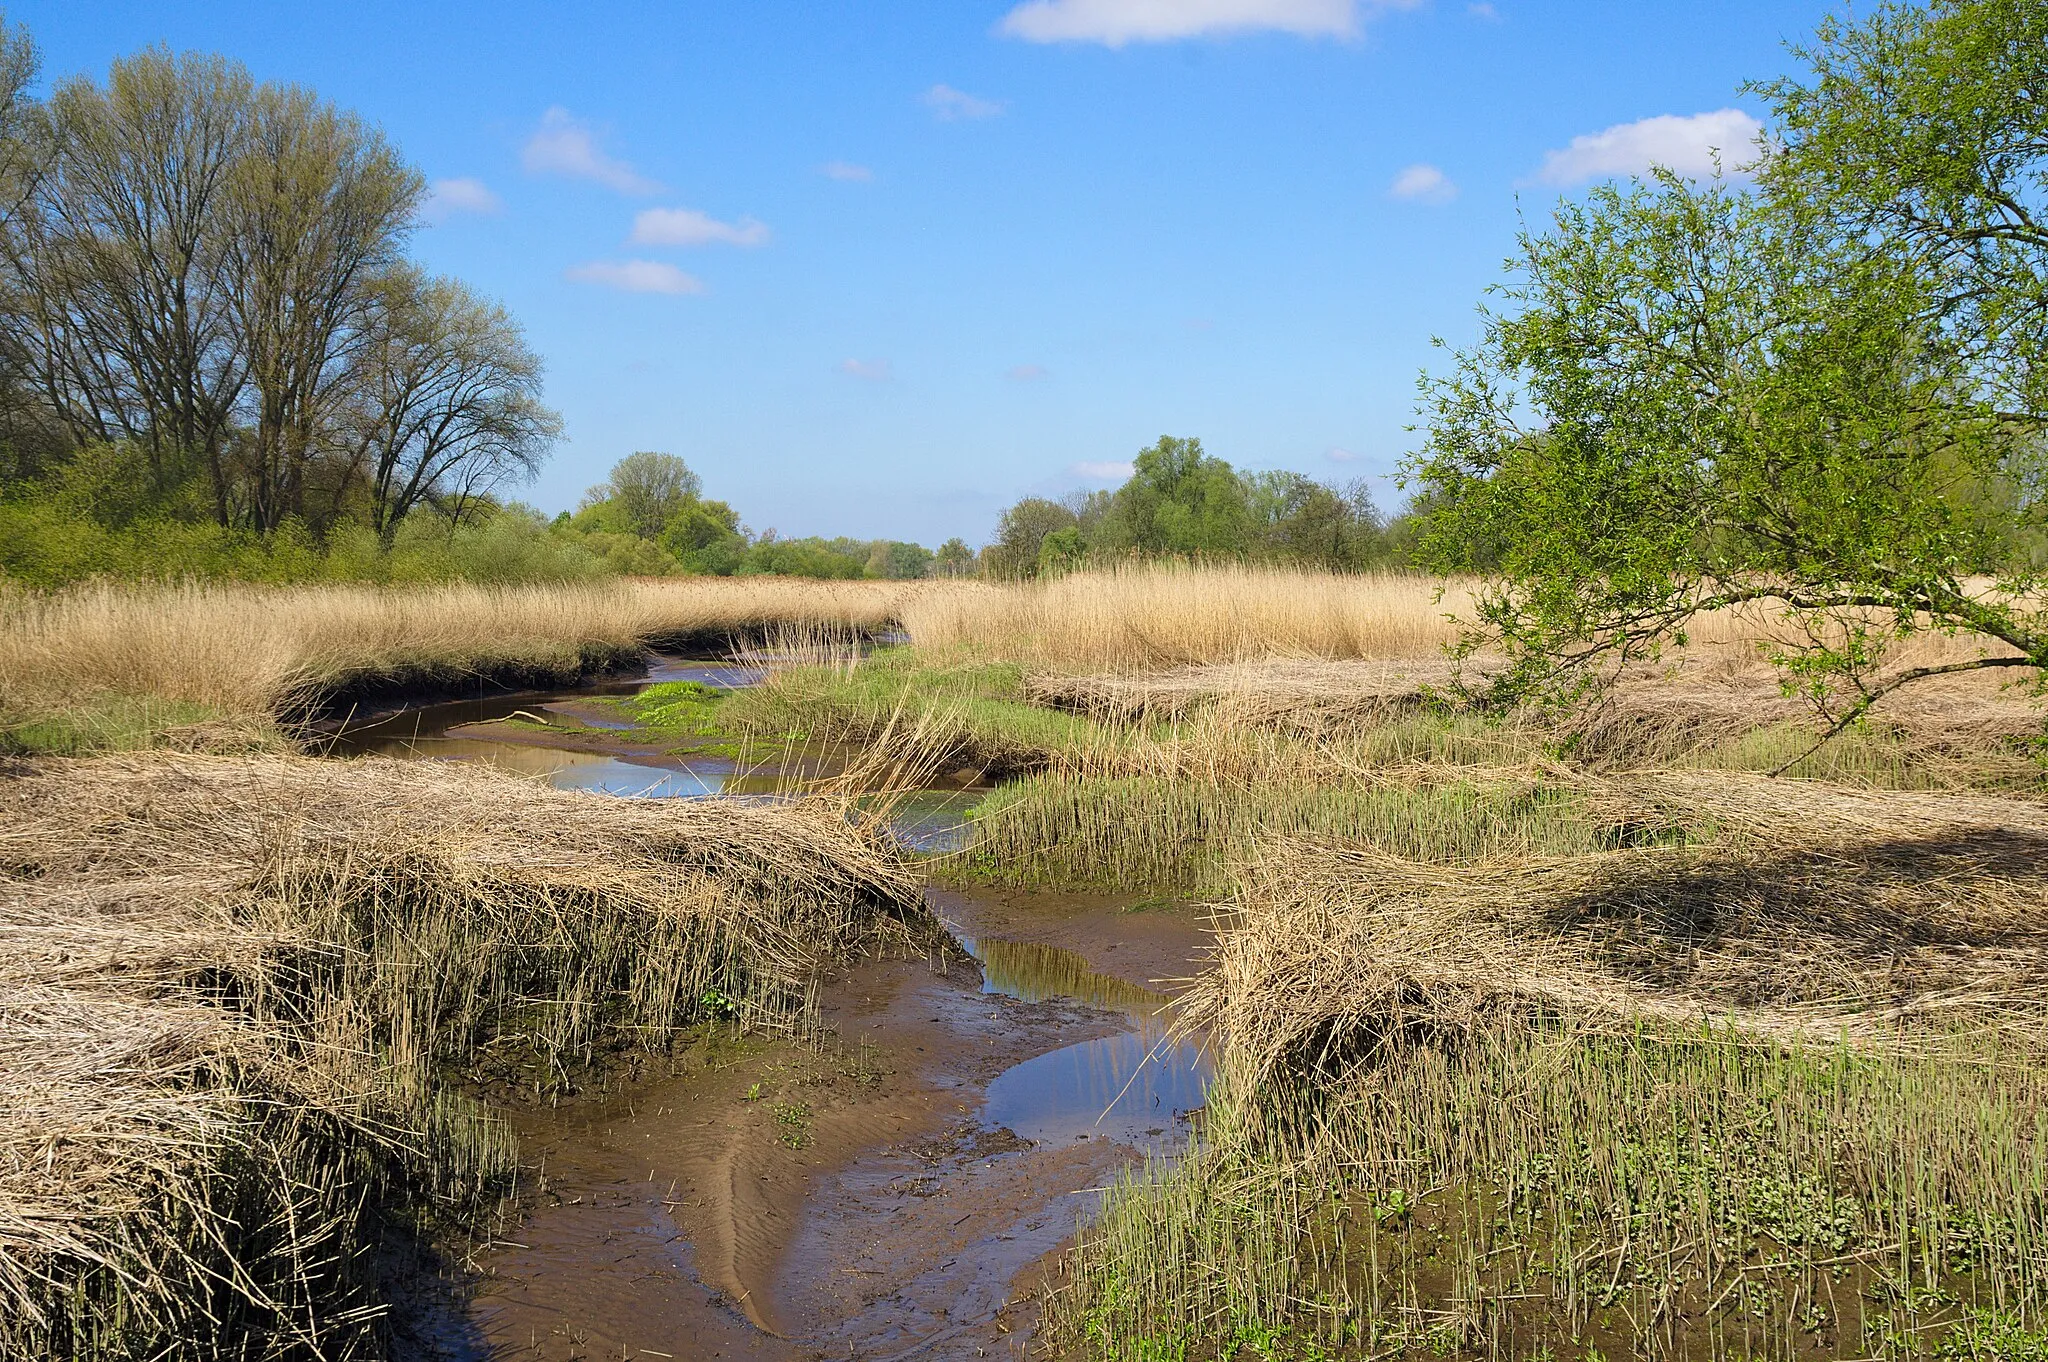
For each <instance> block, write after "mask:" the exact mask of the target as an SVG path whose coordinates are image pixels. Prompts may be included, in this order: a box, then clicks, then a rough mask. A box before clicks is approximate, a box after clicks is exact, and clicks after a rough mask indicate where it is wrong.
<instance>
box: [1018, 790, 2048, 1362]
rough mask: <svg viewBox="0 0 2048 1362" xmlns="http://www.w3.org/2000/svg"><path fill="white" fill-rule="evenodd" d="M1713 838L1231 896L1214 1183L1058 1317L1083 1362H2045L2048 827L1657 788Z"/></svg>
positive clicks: (2000, 806) (1913, 798)
mask: <svg viewBox="0 0 2048 1362" xmlns="http://www.w3.org/2000/svg"><path fill="white" fill-rule="evenodd" d="M1581 799H1582V800H1583V802H1584V804H1585V806H1586V807H1587V808H1588V809H1592V808H1597V807H1603V806H1604V808H1605V809H1606V810H1607V816H1608V817H1609V818H1616V817H1622V816H1624V815H1629V816H1635V817H1642V818H1652V819H1653V820H1655V821H1659V822H1661V823H1663V824H1665V825H1669V826H1681V827H1687V828H1694V829H1700V830H1702V831H1704V832H1708V833H1710V834H1711V835H1708V836H1702V837H1700V838H1698V839H1696V840H1689V841H1686V842H1684V843H1681V844H1674V845H1660V846H1650V847H1639V848H1632V849H1624V850H1616V851H1608V852H1599V853H1592V854H1587V855H1579V856H1549V857H1527V856H1510V855H1504V854H1497V855H1493V856H1490V857H1488V858H1485V859H1482V860H1479V861H1477V862H1468V863H1464V864H1456V863H1444V862H1440V863H1429V862H1426V861H1422V860H1417V859H1409V858H1404V857H1400V856H1395V855H1391V854H1388V853H1387V852H1386V851H1385V850H1383V849H1381V848H1378V847H1366V846H1359V845H1350V846H1340V845H1333V844H1331V843H1329V842H1327V841H1322V842H1318V841H1315V840H1295V841H1292V842H1283V843H1277V844H1273V845H1268V846H1267V847H1265V848H1264V851H1263V854H1262V855H1261V856H1260V858H1259V859H1258V860H1257V861H1256V862H1254V863H1252V864H1250V865H1249V866H1247V867H1246V869H1245V871H1244V878H1243V882H1242V884H1241V892H1240V893H1239V895H1238V896H1237V904H1236V907H1237V910H1238V911H1237V913H1236V915H1235V918H1234V926H1233V929H1232V930H1230V931H1228V932H1226V933H1225V935H1224V936H1223V937H1222V939H1221V942H1220V945H1219V949H1218V960H1217V969H1216V971H1215V972H1214V973H1213V974H1211V975H1207V976H1205V977H1204V978H1203V979H1202V980H1200V981H1198V983H1197V985H1196V987H1195V989H1194V990H1193V992H1192V994H1191V995H1190V996H1189V997H1188V998H1187V999H1186V1000H1184V1004H1183V1006H1184V1012H1185V1015H1186V1017H1187V1019H1188V1023H1187V1024H1189V1025H1191V1026H1200V1027H1205V1028H1207V1031H1208V1033H1209V1034H1210V1035H1211V1036H1212V1037H1213V1038H1214V1039H1215V1040H1216V1042H1217V1043H1218V1045H1219V1046H1220V1048H1221V1050H1222V1052H1223V1053H1222V1069H1223V1072H1224V1073H1225V1075H1226V1078H1225V1080H1224V1081H1223V1082H1222V1083H1221V1084H1220V1085H1219V1087H1218V1088H1217V1089H1216V1090H1215V1091H1214V1092H1212V1102H1211V1106H1210V1115H1209V1120H1208V1122H1207V1130H1206V1134H1205V1138H1204V1141H1203V1143H1202V1144H1201V1145H1200V1146H1199V1147H1198V1148H1196V1149H1194V1150H1192V1151H1190V1153H1189V1154H1188V1155H1187V1157H1186V1158H1185V1159H1184V1160H1182V1161H1181V1162H1180V1163H1179V1164H1178V1165H1176V1166H1174V1167H1171V1168H1164V1169H1159V1168H1155V1169H1153V1170H1151V1171H1150V1172H1148V1173H1147V1174H1145V1175H1143V1176H1142V1177H1140V1178H1138V1179H1136V1180H1134V1181H1133V1182H1131V1183H1129V1184H1127V1185H1126V1186H1124V1187H1123V1188H1122V1189H1120V1190H1119V1191H1118V1192H1117V1193H1115V1194H1114V1195H1113V1196H1112V1197H1111V1198H1110V1200H1109V1202H1108V1203H1107V1205H1106V1208H1105V1210H1104V1213H1103V1214H1102V1216H1101V1218H1100V1219H1099V1220H1098V1221H1097V1222H1096V1223H1095V1225H1094V1226H1093V1227H1092V1228H1091V1229H1090V1230H1088V1231H1087V1232H1086V1234H1085V1235H1084V1237H1083V1241H1082V1244H1081V1247H1080V1249H1079V1250H1078V1252H1077V1254H1076V1256H1075V1258H1074V1259H1073V1260H1072V1264H1071V1268H1072V1271H1071V1277H1070V1281H1069V1284H1068V1286H1067V1287H1066V1288H1065V1290H1064V1291H1063V1293H1062V1294H1060V1295H1059V1296H1058V1297H1057V1298H1056V1301H1055V1304H1054V1308H1053V1310H1052V1320H1053V1329H1054V1333H1055V1336H1056V1339H1057V1340H1059V1341H1063V1342H1067V1343H1075V1344H1084V1345H1087V1346H1088V1347H1090V1349H1091V1350H1092V1351H1094V1352H1096V1353H1098V1354H1100V1355H1103V1356H1111V1357H1132V1358H1136V1357H1162V1356H1181V1355H1190V1356H1201V1355H1208V1354H1210V1353H1212V1352H1214V1353H1216V1354H1219V1355H1225V1356H1227V1355H1230V1353H1231V1351H1232V1350H1233V1349H1235V1348H1236V1347H1237V1346H1238V1345H1239V1344H1241V1343H1251V1344H1255V1345H1257V1346H1258V1347H1260V1348H1264V1349H1267V1350H1268V1351H1269V1352H1275V1353H1277V1354H1278V1355H1283V1356H1304V1357H1306V1356H1313V1355H1318V1354H1319V1351H1323V1350H1333V1349H1334V1350H1338V1351H1347V1352H1356V1353H1357V1354H1359V1355H1370V1356H1375V1357H1389V1356H1416V1357H1421V1356H1484V1357H1516V1358H1520V1357H1527V1358H1536V1357H1553V1358H1562V1357H1591V1356H1595V1355H1598V1356H1603V1357H1615V1356H1622V1355H1627V1356H1649V1357H1687V1358H1693V1357H1697V1358H1721V1357H1731V1358H1732V1357H1772V1358H1779V1357H1782V1358H1820V1357H1843V1356H1865V1357H1884V1358H1895V1359H1905V1358H1928V1357H1999V1358H2006V1357H2032V1356H2037V1355H2039V1354H2040V1352H2041V1350H2043V1349H2044V1348H2048V1049H2044V1040H2043V1038H2044V1035H2048V1027H2044V1023H2048V1006H2044V1003H2043V999H2044V998H2048V815H2044V813H2043V811H2042V810H2041V808H2040V807H2039V806H2038V805H2033V804H2027V803H2022V802H2018V801H2005V800H1999V799H1993V798H1985V797H1968V796H1947V795H1933V794H1907V793H1897V794H1893V793H1881V792H1874V791H1858V790H1846V789H1842V788H1839V787H1832V786H1825V785H1818V784H1812V783H1802V782H1783V781H1778V782H1772V781H1765V780H1760V779H1755V778H1743V777H1727V776H1713V775H1705V774H1691V773H1684V774H1679V773H1672V774H1659V775H1644V776H1639V777H1632V778H1630V779H1628V780H1626V781H1617V782H1614V783H1613V784H1612V785H1611V786H1608V787H1606V788H1604V789H1601V788H1593V789H1589V790H1587V791H1584V792H1582V794H1581Z"/></svg>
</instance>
